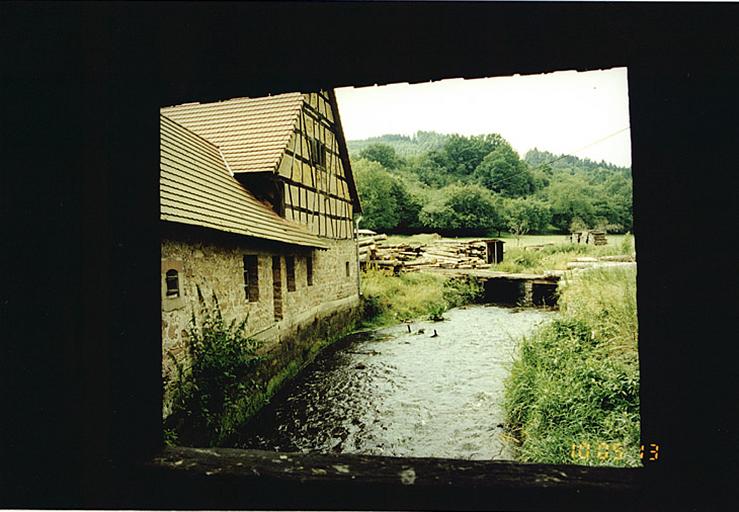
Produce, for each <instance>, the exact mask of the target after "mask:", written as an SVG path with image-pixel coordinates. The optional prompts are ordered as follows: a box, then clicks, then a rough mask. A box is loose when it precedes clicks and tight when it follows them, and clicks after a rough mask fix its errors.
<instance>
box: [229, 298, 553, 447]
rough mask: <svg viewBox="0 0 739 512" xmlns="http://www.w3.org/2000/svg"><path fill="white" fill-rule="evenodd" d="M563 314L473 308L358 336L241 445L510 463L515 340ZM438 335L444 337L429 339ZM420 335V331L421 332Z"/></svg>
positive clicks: (263, 415) (282, 395)
mask: <svg viewBox="0 0 739 512" xmlns="http://www.w3.org/2000/svg"><path fill="white" fill-rule="evenodd" d="M555 314H556V313H554V312H552V311H545V310H540V309H512V308H502V307H496V306H482V305H475V306H467V307H463V308H456V309H452V310H450V311H448V312H447V313H446V314H445V315H444V316H445V320H444V321H442V322H426V321H423V322H416V323H413V324H411V328H412V331H413V332H412V333H408V326H407V325H406V324H401V325H396V326H393V327H388V328H384V329H379V330H377V331H374V332H371V333H363V334H360V335H354V336H352V337H350V338H349V339H346V340H344V342H339V344H338V347H340V348H337V349H336V350H330V349H329V350H328V351H326V352H324V353H323V354H321V355H319V357H318V358H317V359H316V361H315V362H314V363H313V364H312V365H311V366H310V367H309V368H308V369H307V370H306V371H305V372H304V373H303V374H302V375H301V376H300V377H298V378H297V379H295V380H294V381H293V382H291V383H290V384H288V385H287V386H286V387H285V388H283V389H282V390H281V391H280V392H279V393H278V394H277V395H276V396H275V397H273V400H272V402H271V403H270V404H269V405H267V406H266V407H265V408H264V409H263V410H262V411H260V412H259V414H257V415H256V416H255V417H254V418H253V419H252V420H251V421H250V422H249V423H247V424H246V425H245V426H244V427H243V428H242V430H241V432H240V433H239V436H238V439H236V441H235V443H234V444H235V445H236V446H237V447H240V448H258V449H264V450H275V451H294V452H301V451H302V452H319V453H358V454H368V455H392V456H400V457H448V458H455V459H487V460H489V459H510V458H511V453H510V449H509V447H508V446H507V444H506V443H505V442H504V440H503V439H502V437H501V433H502V432H503V429H502V423H503V420H504V418H503V412H502V409H501V402H502V399H503V381H504V380H505V378H506V377H507V375H508V373H509V371H510V366H511V363H512V361H513V356H514V353H515V347H516V344H517V341H518V340H519V339H520V338H521V336H524V335H526V334H528V333H531V332H532V331H533V330H534V328H535V327H536V326H537V325H539V324H540V323H542V322H546V321H548V320H549V319H551V318H553V315H555ZM434 329H436V331H437V332H438V336H437V337H431V335H432V334H433V332H434ZM419 330H422V331H423V332H422V333H418V331H419Z"/></svg>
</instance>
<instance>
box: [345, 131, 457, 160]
mask: <svg viewBox="0 0 739 512" xmlns="http://www.w3.org/2000/svg"><path fill="white" fill-rule="evenodd" d="M448 138H449V135H445V134H443V133H436V132H423V131H419V132H416V134H415V135H413V136H408V135H393V134H387V135H380V136H379V137H370V138H369V139H364V140H350V141H347V145H348V146H349V154H350V155H351V156H353V157H355V156H358V155H359V153H360V151H362V150H364V149H365V148H367V147H368V146H371V145H372V144H387V145H388V146H390V147H392V148H393V149H394V150H395V153H396V154H397V155H398V156H400V157H408V156H418V155H421V154H423V153H428V152H429V151H433V150H436V149H440V148H441V147H442V146H444V143H445V142H446V141H447V139H448Z"/></svg>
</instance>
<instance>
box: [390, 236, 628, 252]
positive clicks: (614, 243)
mask: <svg viewBox="0 0 739 512" xmlns="http://www.w3.org/2000/svg"><path fill="white" fill-rule="evenodd" d="M625 236H627V235H610V234H609V235H608V245H607V246H606V247H620V246H621V244H622V242H623V239H624V237H625ZM480 238H500V239H501V240H503V241H505V243H506V246H505V248H506V249H511V248H514V247H528V246H531V245H544V244H557V245H559V244H563V243H565V242H566V240H565V236H564V235H523V236H522V237H521V239H520V240H516V238H514V237H513V235H510V234H508V233H502V234H501V236H499V237H498V236H490V237H480V236H476V237H459V238H450V237H442V236H439V235H437V234H436V233H421V234H418V235H388V237H387V243H388V244H402V243H417V244H425V243H429V242H431V241H433V240H438V239H444V240H460V241H464V240H479V239H480Z"/></svg>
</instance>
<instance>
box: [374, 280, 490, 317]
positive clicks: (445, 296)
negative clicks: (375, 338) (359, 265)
mask: <svg viewBox="0 0 739 512" xmlns="http://www.w3.org/2000/svg"><path fill="white" fill-rule="evenodd" d="M361 283H362V294H363V302H364V321H365V326H366V327H379V326H383V325H390V324H393V323H397V322H403V321H408V320H414V319H419V318H423V319H429V320H441V318H442V315H443V313H444V312H445V311H446V310H448V309H450V308H453V307H456V306H461V305H463V304H469V303H471V302H475V301H476V300H477V299H478V298H479V297H480V295H481V293H482V288H481V286H480V285H479V284H478V283H477V281H476V280H474V279H448V278H446V277H444V276H439V275H436V274H431V273H427V272H409V273H401V274H400V275H397V276H396V275H393V274H392V273H391V272H387V271H384V270H375V269H368V270H367V271H366V272H364V274H363V275H362V279H361Z"/></svg>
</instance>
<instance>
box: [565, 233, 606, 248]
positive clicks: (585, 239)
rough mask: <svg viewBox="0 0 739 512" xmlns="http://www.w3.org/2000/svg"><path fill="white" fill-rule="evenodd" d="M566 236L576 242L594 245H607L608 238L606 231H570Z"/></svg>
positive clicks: (570, 240)
mask: <svg viewBox="0 0 739 512" xmlns="http://www.w3.org/2000/svg"><path fill="white" fill-rule="evenodd" d="M565 238H566V239H567V240H568V241H569V242H571V243H575V244H581V243H586V244H593V245H607V244H608V239H607V238H606V232H605V231H580V232H574V233H570V234H569V235H566V236H565Z"/></svg>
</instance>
